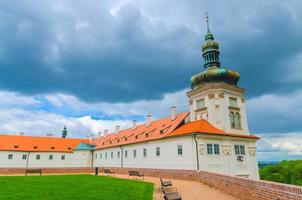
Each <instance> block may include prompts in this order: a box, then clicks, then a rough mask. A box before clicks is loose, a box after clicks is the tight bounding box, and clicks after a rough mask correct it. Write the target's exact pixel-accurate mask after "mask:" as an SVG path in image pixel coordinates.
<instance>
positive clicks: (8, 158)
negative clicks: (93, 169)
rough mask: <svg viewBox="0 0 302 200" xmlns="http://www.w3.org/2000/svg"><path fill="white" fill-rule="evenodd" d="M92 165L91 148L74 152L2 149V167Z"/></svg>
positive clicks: (0, 153) (0, 164) (0, 159)
mask: <svg viewBox="0 0 302 200" xmlns="http://www.w3.org/2000/svg"><path fill="white" fill-rule="evenodd" d="M90 166H91V151H90V150H76V151H74V152H73V153H63V152H62V153H61V152H25V151H0V167H2V168H6V167H9V168H10V167H11V168H26V167H28V168H51V167H90Z"/></svg>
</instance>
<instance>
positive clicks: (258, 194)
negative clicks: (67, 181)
mask: <svg viewBox="0 0 302 200" xmlns="http://www.w3.org/2000/svg"><path fill="white" fill-rule="evenodd" d="M42 169H43V174H68V173H94V170H95V168H92V167H90V168H42ZM103 169H104V168H102V167H100V168H99V171H100V172H101V171H103ZM106 169H110V170H112V171H113V172H115V173H118V174H128V171H129V170H139V171H140V172H141V173H143V174H144V175H145V176H153V177H162V178H169V179H183V180H192V181H199V182H202V183H205V184H207V185H209V186H211V187H214V188H216V189H218V190H221V191H223V192H225V193H227V194H230V195H232V196H234V197H236V198H238V199H242V200H263V199H267V200H289V199H291V200H301V199H302V187H299V186H293V185H287V184H280V183H274V182H269V181H260V180H250V179H247V178H240V177H233V176H227V175H222V174H216V173H211V172H205V171H199V172H197V171H194V170H169V169H144V168H115V167H110V168H106ZM24 173H25V168H0V174H24Z"/></svg>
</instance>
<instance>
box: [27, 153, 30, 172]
mask: <svg viewBox="0 0 302 200" xmlns="http://www.w3.org/2000/svg"><path fill="white" fill-rule="evenodd" d="M29 154H30V151H29V152H28V153H27V160H26V168H28V162H29Z"/></svg>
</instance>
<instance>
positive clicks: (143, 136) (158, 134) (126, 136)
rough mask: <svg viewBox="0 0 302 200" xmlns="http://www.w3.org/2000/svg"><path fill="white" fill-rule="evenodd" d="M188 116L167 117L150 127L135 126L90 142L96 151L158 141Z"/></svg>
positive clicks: (145, 125) (183, 114) (184, 114)
mask: <svg viewBox="0 0 302 200" xmlns="http://www.w3.org/2000/svg"><path fill="white" fill-rule="evenodd" d="M188 115H189V113H188V112H184V113H180V114H178V115H176V117H175V119H174V120H172V119H171V116H169V117H166V118H162V119H159V120H155V121H152V122H151V124H150V125H147V124H141V125H138V126H136V128H135V129H133V128H128V129H125V130H121V131H119V132H118V133H113V134H109V135H107V136H103V137H101V138H99V139H96V140H94V141H93V142H92V144H94V145H96V148H97V149H102V148H107V147H113V146H119V145H125V144H132V143H138V142H145V141H150V140H156V139H160V138H163V137H165V136H166V135H167V134H169V133H171V132H172V131H174V130H175V129H176V128H177V127H178V126H179V125H180V124H181V123H183V122H184V119H185V118H186V117H187V116H188Z"/></svg>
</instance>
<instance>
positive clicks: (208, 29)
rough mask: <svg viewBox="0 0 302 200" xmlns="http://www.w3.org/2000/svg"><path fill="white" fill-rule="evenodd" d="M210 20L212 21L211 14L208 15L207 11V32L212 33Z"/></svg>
mask: <svg viewBox="0 0 302 200" xmlns="http://www.w3.org/2000/svg"><path fill="white" fill-rule="evenodd" d="M209 21H210V20H209V15H208V12H206V22H207V32H208V33H211V31H210V25H209Z"/></svg>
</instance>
